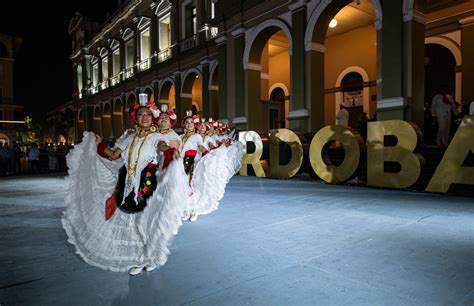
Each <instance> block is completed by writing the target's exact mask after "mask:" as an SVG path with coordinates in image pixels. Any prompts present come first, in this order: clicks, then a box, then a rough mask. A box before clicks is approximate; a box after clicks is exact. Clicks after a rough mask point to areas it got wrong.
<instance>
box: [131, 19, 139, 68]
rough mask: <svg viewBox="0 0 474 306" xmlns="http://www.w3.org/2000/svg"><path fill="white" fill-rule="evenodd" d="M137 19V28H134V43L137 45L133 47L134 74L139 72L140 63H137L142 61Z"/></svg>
mask: <svg viewBox="0 0 474 306" xmlns="http://www.w3.org/2000/svg"><path fill="white" fill-rule="evenodd" d="M136 19H137V21H136V22H135V29H133V32H134V34H133V44H134V45H135V48H133V61H134V63H133V74H134V75H135V74H137V73H138V71H139V70H138V65H137V63H138V62H139V61H140V31H139V30H138V28H137V27H136V25H137V22H138V18H136Z"/></svg>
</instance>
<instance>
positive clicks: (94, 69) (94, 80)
mask: <svg viewBox="0 0 474 306" xmlns="http://www.w3.org/2000/svg"><path fill="white" fill-rule="evenodd" d="M98 83H99V64H98V63H95V64H92V86H94V87H96V86H97V84H98Z"/></svg>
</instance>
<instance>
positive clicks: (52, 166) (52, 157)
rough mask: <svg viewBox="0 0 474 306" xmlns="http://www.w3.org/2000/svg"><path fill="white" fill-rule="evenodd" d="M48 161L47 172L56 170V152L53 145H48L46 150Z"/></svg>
mask: <svg viewBox="0 0 474 306" xmlns="http://www.w3.org/2000/svg"><path fill="white" fill-rule="evenodd" d="M47 152H48V159H49V171H55V170H56V150H55V149H54V146H53V144H51V143H50V144H48V148H47Z"/></svg>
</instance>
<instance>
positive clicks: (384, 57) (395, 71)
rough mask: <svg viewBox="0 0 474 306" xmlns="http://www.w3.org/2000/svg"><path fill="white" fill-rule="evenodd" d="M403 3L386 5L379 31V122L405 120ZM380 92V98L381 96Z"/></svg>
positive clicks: (388, 2)
mask: <svg viewBox="0 0 474 306" xmlns="http://www.w3.org/2000/svg"><path fill="white" fill-rule="evenodd" d="M402 17H403V16H402V0H393V1H384V15H383V27H382V29H379V30H377V72H378V73H377V79H378V80H381V83H379V84H377V85H378V86H380V88H379V89H378V93H377V120H390V119H399V120H404V119H405V117H406V115H405V109H406V104H407V102H406V98H405V97H404V96H403V53H404V51H403V48H404V45H403V42H404V41H403V31H401V30H400V29H403V18H402ZM379 92H380V94H379Z"/></svg>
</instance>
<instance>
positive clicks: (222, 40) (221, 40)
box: [215, 35, 227, 45]
mask: <svg viewBox="0 0 474 306" xmlns="http://www.w3.org/2000/svg"><path fill="white" fill-rule="evenodd" d="M215 41H216V44H218V45H220V44H222V43H225V42H226V41H227V36H225V35H221V36H219V37H217V38H216V40H215Z"/></svg>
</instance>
